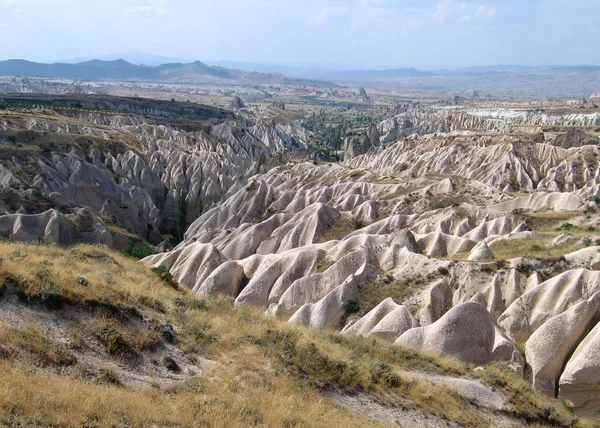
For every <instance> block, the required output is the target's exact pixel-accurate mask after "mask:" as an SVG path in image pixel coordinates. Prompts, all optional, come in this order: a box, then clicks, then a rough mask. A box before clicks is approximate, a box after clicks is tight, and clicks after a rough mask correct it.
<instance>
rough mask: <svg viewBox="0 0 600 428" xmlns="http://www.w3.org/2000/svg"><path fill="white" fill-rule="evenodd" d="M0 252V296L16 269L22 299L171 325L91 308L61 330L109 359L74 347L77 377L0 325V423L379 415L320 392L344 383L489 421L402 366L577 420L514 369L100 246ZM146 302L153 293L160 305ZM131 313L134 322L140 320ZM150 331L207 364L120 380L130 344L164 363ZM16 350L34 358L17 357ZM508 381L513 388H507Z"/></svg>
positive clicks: (362, 422)
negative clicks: (323, 323)
mask: <svg viewBox="0 0 600 428" xmlns="http://www.w3.org/2000/svg"><path fill="white" fill-rule="evenodd" d="M0 256H1V257H2V258H3V260H2V262H0V267H1V272H2V275H3V278H4V284H5V287H7V289H6V290H5V297H3V298H6V296H7V293H8V292H9V288H14V287H15V285H14V284H13V283H14V282H16V281H17V280H18V283H19V284H23V285H22V287H23V291H22V293H23V296H24V297H26V298H25V299H24V300H23V301H22V304H23V305H29V308H34V309H35V307H36V306H35V305H37V304H44V300H43V299H42V298H41V297H40V296H46V297H48V296H52V295H55V294H56V295H58V296H60V298H62V299H66V300H65V301H66V302H68V305H70V306H74V305H75V306H76V305H85V304H86V303H85V302H89V301H91V300H97V301H103V300H102V299H108V300H106V301H108V302H109V303H110V305H113V306H114V305H121V306H123V307H128V308H130V309H131V310H135V311H139V312H141V313H142V314H143V316H144V318H146V319H149V320H150V319H152V320H154V321H150V324H152V325H156V326H163V327H164V326H165V325H170V326H172V330H171V331H172V336H173V337H171V338H168V337H166V336H165V335H164V334H163V335H162V338H161V339H159V341H158V342H157V337H156V336H155V335H153V334H152V332H153V331H155V330H152V329H150V328H147V329H146V330H144V329H140V326H139V325H136V324H135V323H133V324H132V323H131V320H128V319H127V318H126V317H125V318H124V319H117V317H114V316H108V315H98V316H96V317H95V318H93V320H92V321H93V322H91V323H90V325H81V326H80V328H81V331H82V332H85V334H82V335H81V336H84V338H83V339H81V340H80V341H78V342H76V341H71V340H69V342H73V343H72V345H73V346H74V347H76V348H77V349H78V352H84V351H86V350H87V349H88V346H89V343H87V341H88V340H95V341H96V343H99V344H101V345H103V346H104V347H105V348H104V350H103V352H104V353H105V354H106V355H107V356H109V357H110V358H113V359H114V360H113V361H112V362H111V363H110V364H103V365H102V366H100V367H94V368H90V367H87V366H85V364H88V363H87V362H86V361H84V360H83V359H79V361H77V362H73V361H69V362H68V364H71V365H73V364H74V365H75V366H77V367H78V370H79V372H82V373H84V372H86V371H90V370H94V371H96V372H99V376H98V377H97V378H95V379H94V380H90V379H89V378H87V377H85V376H78V375H77V374H76V372H77V370H70V371H68V370H65V367H64V366H65V365H66V362H67V360H68V358H67V359H66V360H65V359H64V358H62V357H60V355H62V356H63V357H64V356H65V355H67V356H68V355H69V354H68V353H69V351H68V350H67V349H64V348H61V346H62V345H60V344H57V343H56V342H55V341H53V340H51V339H50V338H45V337H44V334H43V333H41V331H40V330H38V329H37V328H36V327H32V326H31V325H27V324H26V325H25V326H24V327H23V328H20V329H3V330H0V343H2V345H3V348H2V349H1V350H3V351H5V352H3V356H4V357H5V359H0V370H2V376H1V377H0V423H4V424H7V425H42V426H48V425H50V426H90V425H94V426H116V425H124V426H152V425H156V426H254V425H261V426H277V427H296V426H344V427H346V426H348V427H354V426H356V427H358V426H387V425H386V424H384V423H381V422H378V421H375V420H373V419H370V418H369V417H368V416H367V415H365V414H359V413H356V412H352V411H350V410H343V409H341V408H339V407H337V406H336V405H334V404H333V402H331V401H330V400H329V399H328V398H327V396H326V394H323V393H322V391H328V390H329V389H330V388H335V389H336V390H340V391H342V392H343V393H344V394H353V393H355V392H362V393H367V394H369V395H370V396H372V397H373V399H375V400H380V401H381V402H385V403H389V405H393V404H394V403H400V402H404V403H405V402H406V400H409V401H410V402H412V403H413V404H414V406H415V407H416V408H417V409H419V410H420V411H422V412H423V413H429V414H435V415H438V416H439V417H441V418H444V419H446V420H449V421H454V422H455V423H457V424H459V425H461V426H482V427H483V426H489V424H490V421H489V420H487V419H486V417H485V416H484V413H482V411H481V409H480V408H479V407H478V405H477V404H475V403H472V402H470V401H468V400H466V399H464V398H463V397H461V396H460V395H458V394H457V393H455V392H453V391H451V390H449V389H448V388H446V387H443V386H440V385H437V384H434V383H431V382H428V381H427V378H426V375H425V376H423V377H418V376H417V377H415V376H411V377H410V378H404V377H403V373H405V372H406V371H412V372H417V371H418V372H419V373H425V374H427V373H431V374H436V375H452V376H459V377H466V378H469V377H474V376H480V377H482V379H483V381H484V382H486V383H488V384H491V385H492V386H494V387H495V388H497V389H498V390H499V391H501V392H502V393H503V394H505V395H506V396H507V397H508V398H509V399H510V400H513V401H514V402H515V408H516V410H515V413H514V415H511V416H514V417H516V418H518V419H519V420H522V421H526V422H529V423H539V424H554V425H556V426H571V425H572V424H573V423H575V419H574V418H573V417H572V416H571V415H570V414H569V413H568V412H567V410H566V409H565V408H564V407H563V406H562V405H561V404H560V403H559V402H557V401H555V400H551V399H547V398H543V397H540V396H538V395H537V394H536V393H534V392H533V391H532V390H531V388H529V386H528V385H527V384H526V383H525V381H522V382H521V383H518V382H520V381H518V378H517V377H516V376H515V375H510V374H505V372H501V371H495V370H496V369H495V368H490V370H494V371H491V372H490V373H492V374H490V375H483V374H479V375H476V374H475V373H474V372H473V367H472V366H469V365H466V364H462V363H460V362H458V361H457V360H455V359H452V358H447V357H440V356H438V355H426V354H421V353H419V352H417V351H415V350H410V349H405V348H401V347H397V346H394V345H392V344H388V343H384V342H381V341H378V340H376V339H365V338H360V337H346V336H342V335H340V334H339V333H336V332H333V331H315V330H310V329H308V328H301V327H296V326H293V325H290V324H288V323H285V322H283V321H281V320H278V319H276V318H273V317H269V316H265V315H264V309H262V308H253V307H248V306H244V307H238V308H234V307H233V305H232V302H231V301H230V300H228V299H210V300H197V299H195V298H194V297H193V296H192V295H190V294H189V293H188V292H187V291H184V290H177V289H174V288H172V287H170V286H168V285H167V284H165V283H163V282H162V281H161V280H160V278H159V277H158V276H157V275H156V274H155V273H153V272H152V271H151V270H150V269H149V268H148V267H146V266H144V265H141V264H140V263H137V262H135V261H132V260H129V259H125V258H123V257H121V256H119V255H117V254H115V253H112V252H110V251H109V250H107V249H104V248H99V247H93V246H81V247H76V248H74V249H71V250H66V249H60V248H56V247H44V246H33V245H22V244H0ZM77 277H84V278H85V279H86V280H87V281H88V284H87V285H82V284H81V281H80V282H78V281H77V280H76V278H77ZM7 284H12V285H10V286H9V285H7ZM40 284H51V286H48V285H46V286H45V287H46V288H44V289H43V290H42V291H43V293H41V292H40V289H39V286H40ZM390 285H392V282H391V283H390ZM27 296H29V300H28V298H27ZM32 302H33V303H34V304H33V305H32ZM149 302H150V303H149ZM152 302H159V303H160V305H158V306H159V307H158V308H156V306H157V304H156V303H152ZM82 307H83V306H82ZM159 309H160V310H159ZM62 310H63V309H62V308H61V307H60V306H52V305H50V306H49V307H48V308H46V309H45V311H46V316H48V313H49V314H56V317H55V318H54V322H56V323H60V322H62V321H61V319H62V318H61V315H60V314H61V311H62ZM131 310H130V311H131ZM136 320H138V321H136V322H137V323H138V324H139V318H136ZM32 325H33V324H32ZM64 327H65V331H66V332H67V335H68V336H69V337H71V336H76V335H77V333H78V331H77V328H78V326H76V325H73V324H66V323H65V326H64ZM88 336H90V337H92V339H88ZM161 340H165V341H169V343H172V344H174V345H173V346H177V347H178V348H179V349H180V350H181V351H182V352H183V353H184V354H185V357H186V358H187V359H188V360H189V361H191V362H193V361H196V360H199V359H203V360H205V359H210V360H212V361H214V365H213V366H212V367H211V368H204V369H203V371H202V372H201V373H198V372H191V371H190V372H187V371H186V372H185V373H182V374H181V376H183V378H180V379H179V380H177V381H174V382H170V383H160V382H156V384H155V385H154V387H150V386H147V387H143V386H140V385H134V384H127V383H125V384H124V385H121V386H120V383H122V382H121V380H120V378H119V376H118V374H117V372H116V371H117V368H119V369H122V368H123V367H125V368H126V367H127V364H135V362H134V363H131V362H126V361H124V360H122V359H121V354H123V353H127V352H128V351H130V350H132V351H133V352H135V353H138V354H140V355H145V356H146V357H148V358H153V359H155V360H157V361H158V360H161V359H162V361H163V362H164V361H165V360H166V359H165V355H164V354H161V353H157V352H155V348H156V347H158V346H160V343H159V342H160V341H161ZM63 352H66V354H64V355H63ZM25 353H27V354H31V355H32V356H33V357H32V358H34V359H33V360H30V359H27V358H21V356H22V355H25ZM17 355H18V357H16V356H17ZM78 355H80V354H78ZM59 357H60V358H59ZM35 358H40V359H41V360H43V361H47V364H45V367H43V365H42V364H37V365H36V366H35V369H34V366H32V364H34V361H35ZM41 360H40V361H41ZM498 370H499V369H498ZM484 373H487V370H486V371H485V372H484ZM511 376H512V377H511ZM507 379H508V380H507ZM514 385H516V386H514ZM515 388H518V389H519V393H520V394H521V395H520V396H518V394H515V393H514V390H515ZM520 397H525V398H520Z"/></svg>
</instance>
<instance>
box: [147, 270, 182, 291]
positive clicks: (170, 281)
mask: <svg viewBox="0 0 600 428" xmlns="http://www.w3.org/2000/svg"><path fill="white" fill-rule="evenodd" d="M152 272H154V273H155V274H156V275H158V277H159V278H160V279H161V280H162V282H164V283H165V284H167V285H168V286H169V287H173V288H174V289H176V290H177V289H178V288H179V284H178V283H177V281H175V278H173V275H171V272H169V270H168V269H167V268H166V267H164V266H157V267H154V268H152Z"/></svg>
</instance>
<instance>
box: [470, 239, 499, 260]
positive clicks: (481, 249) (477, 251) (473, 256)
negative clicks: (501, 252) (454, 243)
mask: <svg viewBox="0 0 600 428" xmlns="http://www.w3.org/2000/svg"><path fill="white" fill-rule="evenodd" d="M493 259H494V253H493V252H492V250H491V249H490V247H488V244H486V243H485V242H481V243H479V244H477V245H476V246H475V247H473V249H472V250H471V253H470V254H469V261H470V262H483V261H489V260H493Z"/></svg>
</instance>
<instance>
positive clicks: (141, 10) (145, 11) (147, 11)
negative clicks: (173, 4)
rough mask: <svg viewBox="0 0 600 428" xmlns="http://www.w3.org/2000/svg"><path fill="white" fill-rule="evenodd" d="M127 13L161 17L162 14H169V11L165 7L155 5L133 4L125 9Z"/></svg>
mask: <svg viewBox="0 0 600 428" xmlns="http://www.w3.org/2000/svg"><path fill="white" fill-rule="evenodd" d="M125 13H126V14H127V15H137V16H144V17H147V18H162V17H163V16H167V15H170V12H169V11H168V10H166V9H163V8H160V7H156V6H135V7H130V8H128V9H125Z"/></svg>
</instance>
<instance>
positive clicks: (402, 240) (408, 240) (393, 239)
mask: <svg viewBox="0 0 600 428" xmlns="http://www.w3.org/2000/svg"><path fill="white" fill-rule="evenodd" d="M389 245H390V246H394V245H397V246H398V247H399V248H403V247H404V248H406V249H407V250H408V251H410V252H411V253H418V252H419V246H418V244H417V240H416V239H415V235H413V233H412V232H411V231H410V230H408V229H402V230H400V231H398V232H394V233H392V234H391V235H390V238H389Z"/></svg>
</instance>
